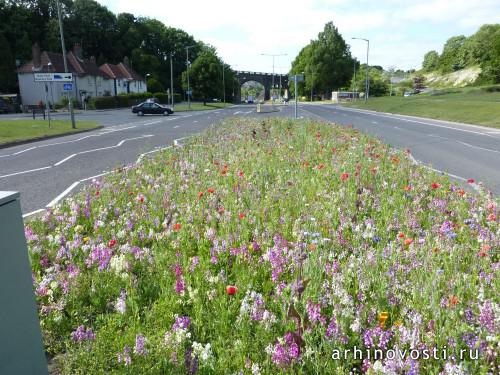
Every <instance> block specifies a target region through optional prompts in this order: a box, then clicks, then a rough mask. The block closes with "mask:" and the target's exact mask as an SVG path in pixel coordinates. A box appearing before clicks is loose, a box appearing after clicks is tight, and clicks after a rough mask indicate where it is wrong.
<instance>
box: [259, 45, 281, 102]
mask: <svg viewBox="0 0 500 375" xmlns="http://www.w3.org/2000/svg"><path fill="white" fill-rule="evenodd" d="M260 55H261V56H272V57H273V76H272V87H273V90H274V58H275V57H276V56H286V55H287V54H286V53H278V54H271V53H261V54H260ZM271 96H272V100H273V103H274V95H271Z"/></svg>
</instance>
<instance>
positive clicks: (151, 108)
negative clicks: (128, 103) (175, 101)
mask: <svg viewBox="0 0 500 375" xmlns="http://www.w3.org/2000/svg"><path fill="white" fill-rule="evenodd" d="M132 113H137V115H138V116H144V115H164V116H168V115H171V114H172V113H174V111H172V110H171V109H170V108H168V107H165V106H163V105H161V104H158V103H152V102H144V103H141V104H138V105H134V106H133V107H132Z"/></svg>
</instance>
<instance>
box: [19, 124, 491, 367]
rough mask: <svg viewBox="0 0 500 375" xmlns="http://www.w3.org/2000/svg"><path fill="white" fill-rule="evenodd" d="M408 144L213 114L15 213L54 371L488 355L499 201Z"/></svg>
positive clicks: (479, 359) (442, 360)
mask: <svg viewBox="0 0 500 375" xmlns="http://www.w3.org/2000/svg"><path fill="white" fill-rule="evenodd" d="M409 152H410V151H396V150H394V149H391V148H390V147H389V146H387V145H384V144H383V143H381V142H380V141H378V140H376V139H374V138H371V137H368V136H367V135H364V134H363V133H361V132H359V131H357V130H354V129H352V128H346V127H340V126H336V125H335V124H331V123H320V122H314V121H305V120H304V121H300V122H296V121H293V120H288V119H231V120H227V121H226V122H225V123H221V124H219V125H217V126H214V127H212V128H211V129H209V130H208V131H206V132H205V133H203V134H201V135H198V136H196V137H193V138H191V139H189V140H188V141H186V142H185V143H184V145H183V146H182V147H173V148H170V149H166V150H164V151H161V152H159V153H157V154H156V156H155V157H154V158H151V159H146V160H143V161H142V162H141V163H140V164H138V165H133V166H126V167H123V168H120V169H118V170H116V172H115V173H113V174H111V175H108V176H106V177H105V178H102V179H97V180H94V181H93V182H92V184H91V186H89V187H88V188H86V189H85V190H84V191H83V192H81V193H79V194H78V195H76V196H74V197H72V198H70V199H68V200H66V201H65V202H64V203H62V204H61V205H60V206H58V207H56V208H54V209H49V210H47V211H46V212H45V213H44V214H43V216H41V217H39V218H37V219H33V220H31V221H29V222H27V223H26V228H25V231H26V238H27V241H28V246H29V253H30V257H31V262H32V270H33V283H34V290H35V293H36V298H37V303H38V309H39V318H40V323H41V327H42V331H43V337H44V344H45V348H46V350H47V352H48V354H49V355H50V357H51V358H52V359H53V362H54V365H53V366H54V368H55V370H54V372H55V373H62V374H252V375H258V374H350V373H353V374H361V373H366V374H443V375H451V374H495V373H498V372H497V371H498V368H497V366H498V364H499V360H498V348H499V341H498V339H499V328H500V322H499V316H500V310H499V300H498V295H499V277H498V276H499V275H498V273H499V254H498V250H499V241H500V225H499V200H498V199H497V198H496V197H493V196H492V195H491V194H489V193H488V192H487V191H486V190H485V189H484V188H483V187H481V186H480V185H479V186H480V188H479V191H478V192H476V191H474V190H473V189H468V188H467V187H464V186H460V185H458V184H457V183H454V182H450V181H449V180H448V179H447V178H445V177H443V176H440V175H437V174H435V173H433V172H430V171H429V170H427V169H425V168H423V167H419V166H416V165H414V164H413V163H412V162H411V159H410V157H409V155H408V153H409ZM469 182H470V183H471V184H472V183H473V181H469Z"/></svg>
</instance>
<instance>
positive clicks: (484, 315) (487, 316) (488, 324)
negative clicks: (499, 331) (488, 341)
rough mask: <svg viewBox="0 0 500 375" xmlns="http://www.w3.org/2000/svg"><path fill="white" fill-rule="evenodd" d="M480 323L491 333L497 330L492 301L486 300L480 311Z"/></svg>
mask: <svg viewBox="0 0 500 375" xmlns="http://www.w3.org/2000/svg"><path fill="white" fill-rule="evenodd" d="M479 324H481V326H482V327H484V328H486V330H487V331H488V332H490V333H494V331H495V312H494V311H493V307H492V306H491V301H486V302H484V304H483V306H481V309H480V311H479Z"/></svg>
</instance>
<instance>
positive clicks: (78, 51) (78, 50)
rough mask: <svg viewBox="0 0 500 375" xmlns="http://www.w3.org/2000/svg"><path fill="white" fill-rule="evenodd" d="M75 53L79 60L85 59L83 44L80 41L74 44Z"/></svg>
mask: <svg viewBox="0 0 500 375" xmlns="http://www.w3.org/2000/svg"><path fill="white" fill-rule="evenodd" d="M73 53H74V54H75V56H76V57H77V58H78V60H83V54H82V46H81V45H80V43H75V45H74V46H73Z"/></svg>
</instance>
